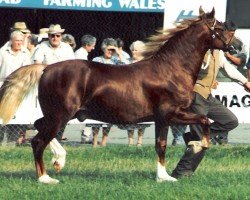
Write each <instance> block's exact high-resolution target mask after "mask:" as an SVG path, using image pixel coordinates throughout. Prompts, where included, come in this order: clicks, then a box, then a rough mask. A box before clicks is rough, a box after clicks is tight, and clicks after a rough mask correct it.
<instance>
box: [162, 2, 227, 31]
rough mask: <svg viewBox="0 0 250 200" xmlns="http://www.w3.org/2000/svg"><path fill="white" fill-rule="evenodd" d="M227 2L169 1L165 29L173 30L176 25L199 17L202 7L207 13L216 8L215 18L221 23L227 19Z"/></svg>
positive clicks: (166, 8)
mask: <svg viewBox="0 0 250 200" xmlns="http://www.w3.org/2000/svg"><path fill="white" fill-rule="evenodd" d="M226 5H227V0H219V1H218V0H167V1H166V4H165V10H164V26H163V27H164V28H165V29H166V28H172V27H173V26H174V23H176V22H179V21H181V20H183V19H186V18H192V17H194V16H198V15H199V8H200V6H202V8H203V10H204V11H205V12H210V11H211V10H212V8H213V7H214V8H215V17H216V19H218V20H220V21H225V18H226Z"/></svg>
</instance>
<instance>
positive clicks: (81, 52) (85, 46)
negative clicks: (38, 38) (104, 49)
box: [75, 35, 96, 144]
mask: <svg viewBox="0 0 250 200" xmlns="http://www.w3.org/2000/svg"><path fill="white" fill-rule="evenodd" d="M81 45H82V46H81V47H80V48H79V49H78V50H76V52H75V57H76V59H82V60H88V54H89V53H90V52H91V51H92V50H94V49H95V45H96V38H95V37H94V36H92V35H83V36H82V38H81ZM91 134H92V128H91V127H89V126H87V124H85V127H84V128H83V130H82V134H81V143H83V144H86V143H92V139H91Z"/></svg>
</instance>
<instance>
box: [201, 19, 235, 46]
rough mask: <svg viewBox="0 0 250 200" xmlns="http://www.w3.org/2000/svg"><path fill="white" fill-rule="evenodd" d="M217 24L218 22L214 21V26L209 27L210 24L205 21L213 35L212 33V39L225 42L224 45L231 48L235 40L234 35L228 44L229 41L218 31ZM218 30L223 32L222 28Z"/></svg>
mask: <svg viewBox="0 0 250 200" xmlns="http://www.w3.org/2000/svg"><path fill="white" fill-rule="evenodd" d="M216 23H217V20H216V19H214V22H213V25H212V26H209V24H208V23H207V22H206V21H205V24H206V25H207V27H208V28H209V30H210V31H211V33H212V38H213V39H215V38H218V39H219V40H221V41H222V42H223V44H224V45H225V46H226V48H229V46H230V43H231V41H232V39H233V38H234V35H232V37H231V38H230V40H229V41H228V42H227V41H226V40H224V38H223V37H222V36H221V35H220V34H219V33H218V32H217V31H216V28H215V26H216ZM217 29H220V30H223V29H222V28H217Z"/></svg>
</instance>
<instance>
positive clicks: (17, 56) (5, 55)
mask: <svg viewBox="0 0 250 200" xmlns="http://www.w3.org/2000/svg"><path fill="white" fill-rule="evenodd" d="M24 38H25V36H24V34H23V33H22V32H21V31H13V32H12V33H11V34H10V41H9V42H8V45H7V46H6V47H5V48H2V49H1V50H0V81H1V85H2V83H3V81H4V79H5V78H6V77H7V76H8V75H10V74H11V73H12V72H13V71H15V70H16V69H18V68H20V67H22V66H24V65H28V64H30V53H29V51H28V50H27V49H26V48H25V47H24V46H23V42H24ZM6 128H7V129H8V131H11V132H14V131H16V130H15V129H18V130H20V133H19V134H20V136H23V135H24V134H25V131H26V128H27V127H26V126H25V125H16V126H14V125H11V124H10V125H7V126H6ZM11 135H12V136H13V135H15V134H10V135H8V139H10V140H12V139H14V137H12V136H11ZM17 141H19V140H17ZM20 142H21V143H22V140H20Z"/></svg>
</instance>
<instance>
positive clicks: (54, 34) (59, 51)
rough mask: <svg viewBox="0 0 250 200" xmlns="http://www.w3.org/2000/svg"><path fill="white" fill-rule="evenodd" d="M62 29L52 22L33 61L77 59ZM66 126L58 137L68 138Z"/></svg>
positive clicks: (38, 62)
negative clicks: (64, 39) (65, 136)
mask: <svg viewBox="0 0 250 200" xmlns="http://www.w3.org/2000/svg"><path fill="white" fill-rule="evenodd" d="M64 31H65V29H62V28H61V26H60V25H59V24H55V25H54V24H51V25H50V27H49V31H48V40H47V41H44V42H42V43H41V44H39V46H38V48H37V49H36V50H35V53H34V55H33V62H34V63H35V64H46V65H50V64H53V63H56V62H60V61H65V60H71V59H75V55H74V51H73V49H72V47H71V46H70V45H69V44H68V43H65V42H62V33H63V32H64ZM64 129H65V127H64V128H62V130H61V131H60V132H59V133H58V134H57V136H56V138H57V139H58V140H59V141H61V140H67V138H64V137H63V132H64Z"/></svg>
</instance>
